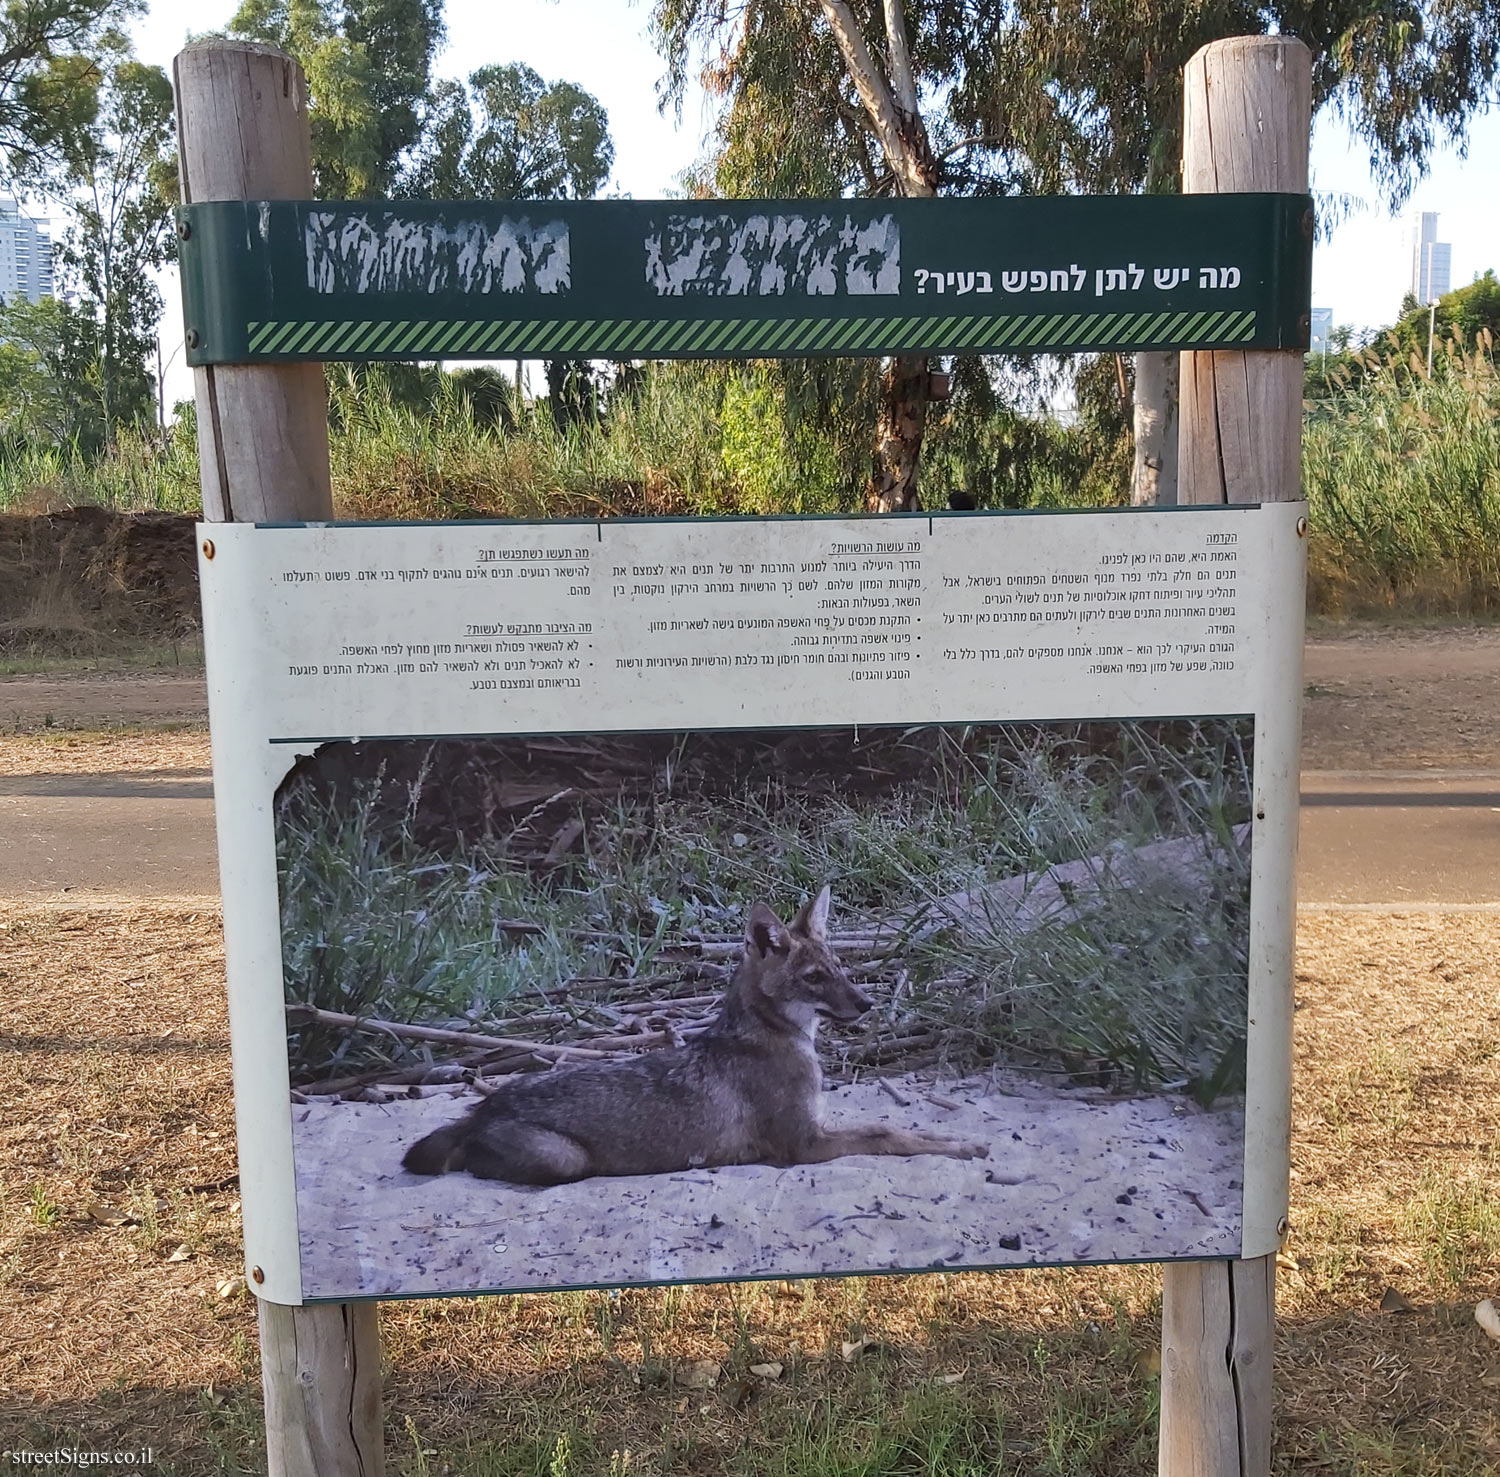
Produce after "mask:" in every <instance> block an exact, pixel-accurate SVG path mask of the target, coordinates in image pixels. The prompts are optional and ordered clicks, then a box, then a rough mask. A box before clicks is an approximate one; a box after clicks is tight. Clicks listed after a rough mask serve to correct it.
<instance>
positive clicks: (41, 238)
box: [0, 197, 53, 303]
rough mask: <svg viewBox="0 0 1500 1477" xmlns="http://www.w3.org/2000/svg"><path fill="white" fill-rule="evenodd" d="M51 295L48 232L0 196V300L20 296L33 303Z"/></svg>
mask: <svg viewBox="0 0 1500 1477" xmlns="http://www.w3.org/2000/svg"><path fill="white" fill-rule="evenodd" d="M52 295H53V283H52V233H51V231H50V229H49V223H48V222H46V221H37V220H33V219H32V218H31V217H30V216H29V215H25V214H23V213H22V211H21V207H20V206H19V205H17V204H16V202H15V201H14V200H9V199H5V198H3V197H0V301H4V302H7V303H8V302H10V301H12V299H14V298H18V297H24V298H28V299H30V301H32V302H34V303H37V302H40V301H41V300H42V299H43V298H44V297H51V296H52Z"/></svg>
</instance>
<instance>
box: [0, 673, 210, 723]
mask: <svg viewBox="0 0 1500 1477" xmlns="http://www.w3.org/2000/svg"><path fill="white" fill-rule="evenodd" d="M207 722H208V694H207V693H206V692H205V691H204V687H203V673H202V671H201V670H191V669H190V670H171V671H143V672H59V673H50V674H47V675H43V676H37V677H0V728H3V729H9V730H12V731H14V732H23V733H24V732H30V731H35V730H37V729H45V728H60V729H61V728H84V729H99V728H122V727H153V728H154V727H160V726H162V725H164V724H182V723H187V724H194V725H206V724H207Z"/></svg>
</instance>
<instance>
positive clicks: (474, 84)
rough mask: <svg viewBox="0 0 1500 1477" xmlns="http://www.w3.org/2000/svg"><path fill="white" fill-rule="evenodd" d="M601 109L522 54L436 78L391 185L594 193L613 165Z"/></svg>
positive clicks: (487, 195)
mask: <svg viewBox="0 0 1500 1477" xmlns="http://www.w3.org/2000/svg"><path fill="white" fill-rule="evenodd" d="M614 158H615V150H614V144H613V142H612V141H611V139H610V136H609V115H608V114H607V113H606V112H605V110H604V108H603V107H602V106H601V105H600V103H599V100H598V99H597V98H595V97H594V96H593V95H592V94H591V93H588V92H585V91H584V90H583V88H581V87H579V86H577V85H576V84H574V83H572V82H544V81H543V80H542V78H541V77H540V76H539V75H538V74H537V73H536V72H534V71H533V70H532V69H531V68H530V67H528V66H525V65H523V64H521V63H518V62H516V63H511V64H509V65H506V66H490V67H481V68H479V70H478V71H476V72H472V73H470V75H469V80H468V84H467V85H465V84H464V83H462V82H457V81H453V80H445V81H442V82H439V83H438V84H437V86H436V88H435V89H434V91H433V99H432V106H431V109H430V111H429V116H428V121H427V127H426V130H425V132H424V134H423V137H422V140H421V143H420V144H419V145H418V147H417V149H416V150H415V151H414V154H413V157H412V159H411V160H410V162H409V164H408V166H407V168H406V170H405V171H404V173H403V175H402V179H401V182H400V186H399V190H398V193H400V194H402V195H406V196H409V197H412V198H417V197H427V198H430V199H453V200H456V199H494V200H511V199H541V198H548V197H550V198H553V199H558V198H561V199H574V200H580V199H585V198H586V197H588V196H590V195H593V194H596V193H597V192H598V190H599V189H600V187H601V186H602V185H603V184H604V182H605V180H607V179H608V178H609V171H610V168H611V167H612V166H613V164H614Z"/></svg>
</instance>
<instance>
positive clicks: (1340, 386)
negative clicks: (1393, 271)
mask: <svg viewBox="0 0 1500 1477" xmlns="http://www.w3.org/2000/svg"><path fill="white" fill-rule="evenodd" d="M1492 344H1493V336H1492V335H1491V334H1490V333H1489V331H1488V330H1482V331H1481V334H1480V336H1479V342H1478V343H1477V344H1475V345H1474V346H1473V347H1472V348H1466V347H1465V345H1464V343H1463V342H1462V341H1461V340H1459V339H1457V338H1454V339H1450V340H1449V341H1448V342H1447V343H1442V342H1440V343H1439V344H1438V347H1437V354H1436V355H1435V359H1434V372H1433V375H1432V377H1431V378H1430V379H1429V378H1428V377H1427V375H1426V373H1425V360H1424V355H1419V354H1418V353H1417V351H1416V350H1413V351H1412V352H1413V360H1414V362H1408V361H1406V360H1403V359H1402V358H1401V357H1400V351H1399V349H1396V350H1395V351H1393V352H1387V353H1385V354H1382V353H1381V352H1380V351H1379V350H1378V349H1376V348H1371V349H1368V350H1365V351H1363V352H1362V353H1361V354H1360V356H1359V357H1358V359H1357V373H1353V372H1348V371H1340V372H1339V373H1338V374H1337V375H1335V376H1334V388H1333V391H1332V393H1330V394H1329V395H1328V396H1327V397H1326V398H1323V399H1321V400H1317V401H1314V402H1312V403H1311V405H1310V407H1309V412H1308V417H1307V422H1306V427H1305V430H1304V434H1303V481H1304V486H1305V488H1306V493H1307V499H1308V504H1309V509H1310V516H1311V520H1312V525H1313V529H1314V538H1313V542H1312V547H1311V555H1310V557H1311V577H1312V595H1313V601H1314V606H1315V608H1321V609H1327V610H1332V611H1350V612H1365V611H1382V610H1389V609H1401V610H1410V611H1432V612H1439V613H1445V614H1459V615H1477V614H1492V613H1495V612H1496V611H1500V374H1497V372H1496V367H1495V360H1494V355H1493V348H1492ZM1424 353H1425V345H1424Z"/></svg>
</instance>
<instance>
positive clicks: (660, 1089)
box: [401, 887, 989, 1185]
mask: <svg viewBox="0 0 1500 1477" xmlns="http://www.w3.org/2000/svg"><path fill="white" fill-rule="evenodd" d="M828 901H829V894H828V889H827V888H826V887H825V888H824V889H823V890H822V892H820V893H819V894H818V896H817V898H816V899H815V900H814V901H813V902H810V903H808V904H807V905H806V906H805V907H804V908H803V909H802V910H801V912H799V913H798V914H797V916H796V918H795V919H793V921H792V922H791V923H790V924H789V925H788V924H784V923H782V921H781V920H780V919H779V918H778V917H777V916H776V914H775V913H773V912H772V911H771V909H770V908H768V907H767V906H766V905H765V904H764V903H756V904H755V906H754V907H752V908H751V909H750V914H749V918H748V920H747V923H746V928H745V950H744V956H743V958H742V960H741V962H740V965H739V968H738V969H737V970H736V971H735V974H734V977H733V979H732V980H731V981H730V982H729V986H728V988H727V989H726V990H725V992H724V997H723V1000H722V1002H721V1006H720V1010H719V1014H718V1016H717V1018H716V1019H715V1021H714V1023H713V1024H712V1025H711V1026H710V1027H709V1028H708V1030H706V1031H705V1032H704V1033H703V1035H701V1036H699V1037H698V1038H697V1039H696V1040H694V1041H692V1042H690V1043H689V1044H687V1045H685V1046H679V1047H675V1048H672V1049H670V1050H665V1051H652V1052H647V1053H645V1054H644V1055H642V1056H637V1057H630V1058H628V1059H626V1060H622V1061H613V1062H590V1063H588V1064H586V1065H582V1066H575V1067H563V1068H557V1069H554V1070H553V1071H551V1072H548V1073H546V1074H545V1075H539V1076H535V1077H521V1078H512V1079H511V1080H510V1081H509V1082H506V1083H505V1084H504V1085H502V1086H501V1087H500V1088H498V1089H497V1090H496V1091H495V1092H494V1093H493V1094H492V1095H491V1096H490V1097H488V1098H486V1099H485V1101H484V1102H482V1103H480V1104H479V1106H478V1107H476V1108H475V1109H473V1111H472V1112H470V1113H469V1114H468V1116H467V1117H465V1118H462V1119H460V1120H459V1121H458V1122H457V1123H453V1124H450V1125H449V1126H448V1127H447V1128H440V1129H438V1130H437V1131H436V1132H435V1133H430V1134H428V1135H427V1137H426V1138H424V1139H421V1140H419V1141H418V1142H417V1143H415V1144H413V1145H412V1146H411V1148H409V1149H408V1150H407V1151H406V1156H405V1158H404V1159H403V1160H402V1161H401V1162H402V1164H403V1165H404V1166H405V1167H406V1168H407V1169H409V1170H412V1171H413V1172H414V1173H416V1174H442V1173H444V1172H445V1171H447V1170H457V1169H465V1170H468V1172H469V1173H470V1174H473V1175H477V1176H479V1177H480V1178H481V1179H493V1180H508V1181H510V1182H511V1183H513V1184H518V1185H557V1184H563V1183H565V1182H566V1181H569V1180H581V1179H588V1178H590V1177H591V1176H594V1175H635V1174H666V1173H670V1172H672V1171H676V1170H683V1169H696V1168H700V1167H704V1166H708V1165H716V1164H771V1165H776V1166H778V1167H786V1166H789V1165H793V1164H821V1163H823V1162H824V1161H826V1160H829V1159H840V1158H843V1157H844V1156H845V1155H848V1154H897V1155H907V1156H909V1155H914V1154H945V1155H947V1156H948V1157H950V1158H953V1159H982V1158H985V1157H987V1155H988V1153H989V1150H988V1148H986V1147H985V1146H984V1145H983V1144H975V1143H967V1142H965V1141H963V1140H960V1139H951V1138H939V1137H936V1136H934V1135H932V1134H923V1133H909V1132H905V1131H903V1130H901V1129H896V1128H885V1127H880V1126H875V1125H872V1126H870V1127H866V1128H837V1129H830V1128H824V1127H823V1126H822V1123H821V1121H820V1120H821V1112H822V1089H823V1074H822V1071H821V1069H820V1068H819V1066H818V1055H817V1050H816V1048H815V1045H814V1042H815V1039H816V1037H817V1031H818V1026H819V1024H820V1022H821V1021H822V1019H823V1018H824V1017H827V1018H829V1019H832V1020H835V1021H852V1020H855V1019H857V1018H858V1017H859V1016H862V1015H863V1014H864V1013H865V1012H866V1011H867V1010H869V1009H870V1007H871V1005H872V1004H873V1003H874V1002H873V1001H872V1000H871V999H870V997H869V996H868V995H867V994H866V993H865V992H864V991H863V990H862V989H860V987H859V986H858V985H856V984H855V983H854V981H853V980H851V979H850V978H849V976H848V975H847V974H846V973H845V972H844V968H843V966H842V965H841V964H840V963H839V960H838V957H837V956H836V955H835V954H834V952H833V950H832V949H831V948H829V946H828Z"/></svg>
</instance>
